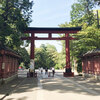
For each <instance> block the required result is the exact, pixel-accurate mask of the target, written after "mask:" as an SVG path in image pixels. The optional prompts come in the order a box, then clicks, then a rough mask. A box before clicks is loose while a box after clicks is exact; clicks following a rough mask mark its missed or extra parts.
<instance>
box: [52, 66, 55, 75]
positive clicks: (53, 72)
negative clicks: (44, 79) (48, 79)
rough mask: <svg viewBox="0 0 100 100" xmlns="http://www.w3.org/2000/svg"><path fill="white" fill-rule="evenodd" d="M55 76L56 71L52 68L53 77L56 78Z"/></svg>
mask: <svg viewBox="0 0 100 100" xmlns="http://www.w3.org/2000/svg"><path fill="white" fill-rule="evenodd" d="M54 74H55V69H54V67H52V76H53V77H54Z"/></svg>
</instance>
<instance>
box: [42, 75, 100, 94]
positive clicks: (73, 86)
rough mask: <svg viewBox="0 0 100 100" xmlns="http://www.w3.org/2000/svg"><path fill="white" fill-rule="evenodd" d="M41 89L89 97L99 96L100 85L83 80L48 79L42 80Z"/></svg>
mask: <svg viewBox="0 0 100 100" xmlns="http://www.w3.org/2000/svg"><path fill="white" fill-rule="evenodd" d="M42 84H43V89H45V90H48V91H58V92H59V93H62V94H64V93H76V94H83V95H89V96H100V85H96V84H95V82H92V81H86V80H85V79H84V78H80V77H78V78H75V77H74V78H71V77H70V78H65V77H63V76H62V77H59V76H58V78H56V77H55V78H49V79H43V80H42Z"/></svg>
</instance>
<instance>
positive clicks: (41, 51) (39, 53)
mask: <svg viewBox="0 0 100 100" xmlns="http://www.w3.org/2000/svg"><path fill="white" fill-rule="evenodd" d="M57 61H58V60H57V51H56V48H55V47H54V46H53V45H50V44H47V45H44V44H42V45H41V46H40V48H36V49H35V67H36V68H39V67H43V68H50V67H54V66H55V65H56V63H57Z"/></svg>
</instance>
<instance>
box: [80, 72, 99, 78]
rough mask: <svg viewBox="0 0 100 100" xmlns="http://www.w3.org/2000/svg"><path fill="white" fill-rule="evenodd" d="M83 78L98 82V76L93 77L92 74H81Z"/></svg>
mask: <svg viewBox="0 0 100 100" xmlns="http://www.w3.org/2000/svg"><path fill="white" fill-rule="evenodd" d="M82 74H83V77H84V78H90V79H94V80H100V75H94V74H87V73H82Z"/></svg>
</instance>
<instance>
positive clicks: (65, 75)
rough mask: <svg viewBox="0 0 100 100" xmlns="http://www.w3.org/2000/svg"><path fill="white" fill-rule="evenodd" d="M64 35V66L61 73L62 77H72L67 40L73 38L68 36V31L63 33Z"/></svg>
mask: <svg viewBox="0 0 100 100" xmlns="http://www.w3.org/2000/svg"><path fill="white" fill-rule="evenodd" d="M65 37H66V38H67V39H66V40H65V51H66V66H65V72H64V73H63V75H64V77H73V76H74V73H73V72H72V71H71V66H70V49H69V40H72V39H74V38H72V37H71V39H70V38H69V33H65Z"/></svg>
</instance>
